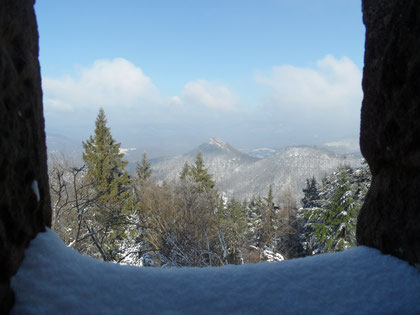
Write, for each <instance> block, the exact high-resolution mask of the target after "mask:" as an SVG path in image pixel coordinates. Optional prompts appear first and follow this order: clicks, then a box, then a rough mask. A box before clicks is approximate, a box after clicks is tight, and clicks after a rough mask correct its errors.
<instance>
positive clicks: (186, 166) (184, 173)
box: [179, 162, 190, 181]
mask: <svg viewBox="0 0 420 315" xmlns="http://www.w3.org/2000/svg"><path fill="white" fill-rule="evenodd" d="M189 174H190V165H189V164H188V163H187V162H185V164H184V167H183V168H182V171H181V173H180V174H179V178H180V179H181V180H182V181H184V180H186V178H187V177H188V176H189Z"/></svg>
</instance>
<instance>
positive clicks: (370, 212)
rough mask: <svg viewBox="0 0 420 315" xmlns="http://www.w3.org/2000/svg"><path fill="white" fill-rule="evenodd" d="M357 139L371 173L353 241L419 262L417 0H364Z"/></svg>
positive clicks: (419, 16) (419, 10)
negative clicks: (362, 61) (359, 112)
mask: <svg viewBox="0 0 420 315" xmlns="http://www.w3.org/2000/svg"><path fill="white" fill-rule="evenodd" d="M363 21H364V23H365V25H366V44H365V68H364V72H363V91H364V99H363V105H362V122H361V135H360V146H361V150H362V153H363V155H364V156H365V158H366V160H367V162H368V164H369V166H370V168H371V171H372V175H373V179H372V185H371V188H370V190H369V192H368V195H367V197H366V201H365V204H364V205H363V207H362V210H361V212H360V215H359V219H358V225H357V241H358V243H359V244H361V245H367V246H371V247H375V248H377V249H379V250H381V251H382V252H383V253H385V254H392V255H394V256H397V257H399V258H402V259H404V260H407V261H408V262H410V263H412V264H419V263H420V2H419V1H418V0H403V1H402V0H364V1H363Z"/></svg>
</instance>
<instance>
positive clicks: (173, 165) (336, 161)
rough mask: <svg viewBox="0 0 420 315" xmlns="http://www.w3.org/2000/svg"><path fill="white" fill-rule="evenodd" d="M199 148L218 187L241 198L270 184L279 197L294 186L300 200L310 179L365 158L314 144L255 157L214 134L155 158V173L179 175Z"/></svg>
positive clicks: (160, 177) (268, 151) (267, 151)
mask: <svg viewBox="0 0 420 315" xmlns="http://www.w3.org/2000/svg"><path fill="white" fill-rule="evenodd" d="M199 151H201V152H202V154H203V158H204V162H205V165H206V167H207V168H208V169H209V172H210V173H211V174H213V176H214V179H215V180H216V184H217V187H218V189H219V190H220V191H222V192H225V193H226V194H227V195H228V196H230V197H235V198H237V199H241V200H242V199H245V198H251V197H252V196H255V195H258V194H260V195H264V196H265V195H266V194H267V191H268V187H269V186H270V185H272V186H273V191H274V194H275V196H277V197H279V195H280V192H281V190H282V189H285V188H286V187H290V188H291V189H292V190H293V191H294V193H295V194H296V197H297V199H298V200H300V198H301V195H302V188H303V187H304V186H305V184H306V178H308V177H312V176H315V178H316V179H317V180H318V181H321V179H322V177H323V176H324V175H326V174H329V173H331V172H332V171H333V170H334V169H335V168H336V167H337V166H339V165H343V164H349V165H351V166H357V165H359V164H360V158H361V156H360V155H357V154H355V155H343V154H339V153H334V152H332V151H329V150H327V149H323V148H318V147H311V146H297V147H288V148H284V149H281V150H277V151H274V150H271V149H264V150H262V151H260V152H258V150H257V151H255V152H256V153H257V154H255V155H254V154H253V155H254V156H251V155H248V154H245V153H243V152H240V151H239V150H237V149H235V148H234V147H232V146H231V145H230V144H228V143H226V142H224V141H222V140H219V139H217V138H215V137H213V138H211V139H210V140H209V141H208V142H206V143H203V144H202V145H200V146H199V147H197V148H195V149H194V150H192V151H190V152H188V153H186V154H184V155H179V156H174V157H165V158H159V159H152V160H151V163H152V168H153V175H154V176H155V177H156V178H157V179H158V180H171V179H175V178H178V176H179V174H180V172H181V170H182V168H183V166H184V164H185V162H187V163H190V164H191V163H193V162H194V158H195V156H196V155H197V153H198V152H199ZM259 153H263V154H259ZM258 156H260V157H258Z"/></svg>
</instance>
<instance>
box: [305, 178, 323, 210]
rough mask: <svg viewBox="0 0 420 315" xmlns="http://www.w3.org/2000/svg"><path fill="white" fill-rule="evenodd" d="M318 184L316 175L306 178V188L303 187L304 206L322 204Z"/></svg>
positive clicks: (315, 206) (311, 206) (312, 206)
mask: <svg viewBox="0 0 420 315" xmlns="http://www.w3.org/2000/svg"><path fill="white" fill-rule="evenodd" d="M317 186H318V184H317V182H316V180H315V177H312V178H311V179H309V178H308V179H306V188H304V189H303V194H304V197H303V198H302V205H303V208H317V207H319V206H320V204H319V192H318V188H317Z"/></svg>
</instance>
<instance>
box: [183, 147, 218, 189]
mask: <svg viewBox="0 0 420 315" xmlns="http://www.w3.org/2000/svg"><path fill="white" fill-rule="evenodd" d="M187 177H188V178H190V179H191V180H192V181H193V182H194V183H197V184H198V190H199V191H200V192H203V191H209V190H211V189H213V188H214V187H215V185H216V183H215V181H214V180H213V179H212V177H213V176H212V175H211V174H209V172H208V169H207V168H205V166H204V160H203V154H202V153H201V152H198V153H197V156H196V157H195V162H194V164H193V165H188V163H185V164H184V168H183V169H182V171H181V174H180V178H181V180H185V179H186V178H187Z"/></svg>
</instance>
